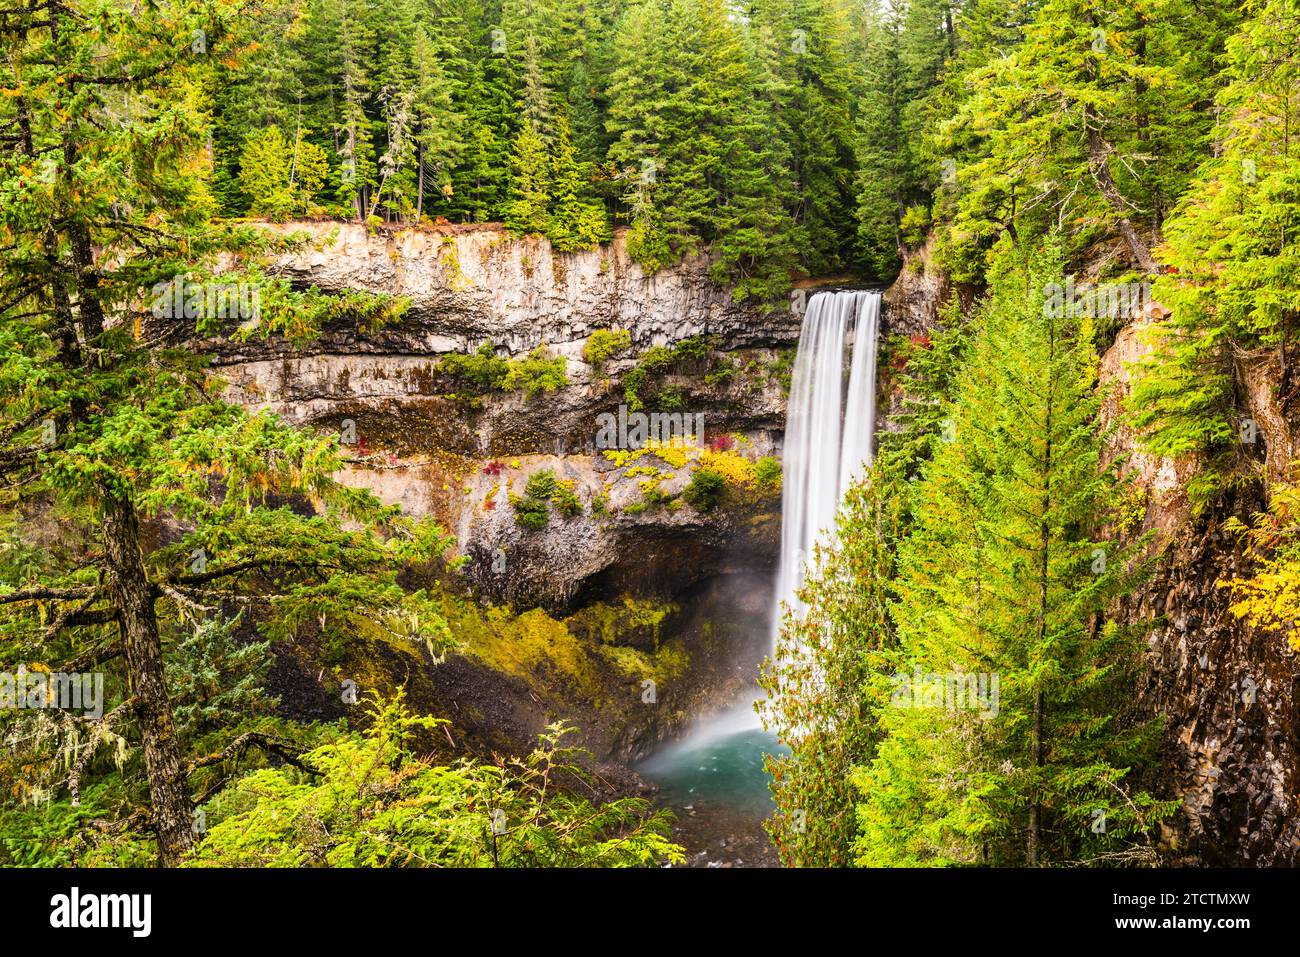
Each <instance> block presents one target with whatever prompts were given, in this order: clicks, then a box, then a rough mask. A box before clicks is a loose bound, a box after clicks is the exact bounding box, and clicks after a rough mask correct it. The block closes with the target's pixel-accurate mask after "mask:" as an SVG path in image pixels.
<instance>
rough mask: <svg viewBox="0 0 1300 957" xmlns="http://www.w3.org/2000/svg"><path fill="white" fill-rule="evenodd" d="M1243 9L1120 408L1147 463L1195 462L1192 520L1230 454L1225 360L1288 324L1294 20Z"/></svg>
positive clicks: (1299, 213) (1271, 7)
mask: <svg viewBox="0 0 1300 957" xmlns="http://www.w3.org/2000/svg"><path fill="white" fill-rule="evenodd" d="M1244 9H1245V11H1246V13H1247V15H1248V19H1247V20H1246V22H1245V23H1244V24H1243V26H1242V28H1241V30H1240V32H1238V33H1237V34H1236V35H1235V36H1233V37H1232V38H1231V40H1229V42H1228V44H1227V50H1228V52H1227V61H1228V65H1227V68H1226V70H1225V78H1226V80H1227V84H1226V86H1225V87H1224V89H1223V90H1222V92H1221V93H1220V94H1219V98H1218V105H1219V107H1220V108H1221V110H1222V115H1223V116H1224V118H1225V124H1224V129H1223V131H1222V133H1221V134H1220V135H1221V144H1220V148H1219V150H1218V151H1217V153H1216V155H1215V156H1214V157H1213V158H1211V159H1208V160H1207V161H1205V162H1204V163H1203V164H1202V166H1201V168H1200V170H1199V171H1198V173H1197V180H1196V185H1195V187H1194V188H1193V189H1191V190H1189V191H1188V193H1187V195H1186V197H1185V198H1184V200H1183V201H1182V202H1181V203H1180V204H1179V205H1178V207H1177V208H1176V209H1175V211H1174V216H1173V217H1172V218H1171V220H1170V222H1169V224H1168V226H1167V229H1166V233H1167V237H1168V241H1167V244H1166V246H1165V247H1164V248H1163V250H1162V258H1163V259H1164V261H1165V262H1166V263H1168V264H1169V266H1170V267H1172V268H1171V269H1169V271H1168V272H1167V273H1166V274H1164V275H1162V276H1161V277H1160V279H1159V281H1158V282H1157V283H1156V286H1155V289H1154V297H1155V298H1156V299H1157V300H1158V301H1159V302H1161V303H1162V304H1163V305H1165V306H1167V307H1168V308H1169V309H1170V310H1171V312H1172V315H1171V317H1170V319H1169V320H1168V321H1166V322H1164V323H1161V324H1159V325H1154V326H1152V327H1151V330H1150V332H1149V334H1148V344H1149V346H1150V351H1149V353H1148V354H1147V355H1145V356H1144V357H1143V359H1142V361H1141V363H1140V365H1139V368H1138V370H1137V372H1138V374H1137V377H1136V379H1137V381H1136V384H1135V386H1134V389H1133V392H1132V396H1131V398H1130V408H1131V409H1132V411H1133V414H1134V415H1133V420H1134V423H1135V424H1136V426H1137V427H1138V428H1139V429H1140V430H1142V431H1143V433H1144V436H1145V443H1146V447H1147V449H1148V450H1150V451H1151V452H1152V453H1155V454H1157V455H1166V456H1172V457H1177V456H1184V455H1187V454H1188V453H1201V454H1202V455H1203V456H1204V458H1205V465H1204V467H1203V469H1202V471H1201V474H1200V475H1198V476H1197V478H1196V480H1195V482H1194V483H1193V485H1192V486H1191V488H1190V495H1191V497H1192V499H1193V502H1194V503H1195V504H1196V505H1198V506H1202V507H1203V506H1204V505H1206V504H1207V503H1208V502H1209V501H1210V500H1211V499H1212V498H1213V495H1214V493H1215V492H1217V491H1218V490H1219V489H1220V488H1221V487H1222V485H1223V484H1224V482H1225V481H1226V480H1227V476H1228V474H1229V473H1230V472H1231V470H1232V469H1233V467H1234V465H1235V464H1236V460H1237V459H1238V458H1239V457H1240V456H1241V453H1242V449H1241V445H1240V442H1239V438H1238V432H1239V428H1240V422H1239V418H1240V416H1239V413H1238V412H1237V411H1236V410H1235V408H1234V403H1235V399H1234V393H1235V391H1236V370H1235V368H1234V361H1235V357H1236V356H1237V355H1240V354H1241V353H1242V352H1247V351H1250V350H1253V349H1264V348H1267V349H1278V350H1280V351H1281V352H1282V353H1283V354H1285V353H1286V351H1287V348H1288V343H1289V342H1290V341H1292V340H1293V339H1294V335H1295V329H1296V317H1297V316H1300V255H1297V251H1296V246H1295V243H1294V241H1293V240H1292V238H1291V237H1293V236H1294V235H1295V233H1296V230H1297V228H1300V158H1297V157H1296V156H1295V155H1294V154H1295V151H1294V149H1292V148H1291V147H1290V146H1289V143H1290V141H1291V139H1292V138H1293V136H1294V132H1293V131H1294V130H1295V129H1296V128H1297V127H1296V124H1297V123H1300V105H1298V104H1297V102H1296V99H1295V96H1294V88H1295V83H1296V82H1297V79H1298V78H1300V66H1297V61H1296V58H1295V56H1294V53H1295V51H1296V49H1297V44H1300V17H1297V14H1296V12H1295V10H1294V8H1293V5H1291V4H1288V3H1286V2H1265V0H1256V2H1251V3H1248V4H1247V5H1246V6H1245V8H1244ZM1286 376H1287V378H1286V379H1285V380H1284V382H1283V383H1282V388H1283V389H1284V390H1285V389H1287V388H1289V385H1288V383H1289V376H1290V373H1289V372H1288V373H1286Z"/></svg>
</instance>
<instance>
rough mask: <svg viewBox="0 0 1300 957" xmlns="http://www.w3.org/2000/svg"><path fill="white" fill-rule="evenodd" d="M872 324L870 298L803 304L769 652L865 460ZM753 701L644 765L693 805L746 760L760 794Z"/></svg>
mask: <svg viewBox="0 0 1300 957" xmlns="http://www.w3.org/2000/svg"><path fill="white" fill-rule="evenodd" d="M879 319H880V294H879V293H877V292H823V293H818V294H817V295H815V296H813V297H812V299H810V300H809V302H808V310H807V312H806V313H805V315H804V319H803V329H802V331H801V332H800V335H799V352H798V354H797V355H796V357H795V361H794V376H793V378H792V380H791V383H790V401H789V406H788V410H787V412H786V430H785V451H784V455H783V466H784V479H783V490H784V492H783V495H782V505H781V523H782V524H781V565H780V570H779V573H778V575H777V592H776V603H775V608H774V610H773V645H774V646H775V641H776V635H778V634H780V629H781V616H782V602H784V603H786V604H787V605H789V606H790V607H791V608H793V609H794V610H795V612H796V614H799V613H801V612H802V606H801V605H800V604H799V602H798V599H797V596H796V590H797V589H798V587H799V585H800V584H801V583H802V581H803V576H804V570H805V569H804V561H805V559H806V558H810V557H811V556H812V555H813V554H814V550H813V548H814V545H815V544H816V543H818V542H820V543H822V544H830V543H831V542H832V541H833V538H834V534H835V517H836V513H837V512H838V511H839V506H840V502H841V501H843V499H844V494H845V492H847V491H848V489H849V486H850V485H852V484H853V482H855V481H857V480H858V479H860V478H861V477H862V475H863V474H865V472H866V469H867V467H868V466H869V465H870V464H871V456H872V452H873V442H872V439H873V433H874V431H875V419H876V333H877V326H878V324H879ZM850 350H851V358H850V356H849V353H850ZM846 359H847V360H848V361H847V366H848V375H847V378H846V376H845V366H846ZM760 697H762V692H760V691H758V690H757V689H755V690H754V691H752V692H751V693H750V694H748V695H746V696H744V697H743V698H742V699H741V700H739V701H736V702H734V703H732V704H731V706H730V707H728V708H726V709H725V710H723V711H721V712H720V713H718V714H715V715H713V716H711V717H709V718H707V719H705V720H704V721H702V722H701V723H700V724H698V725H697V726H696V727H695V729H694V730H693V731H692V732H691V733H690V734H688V735H687V736H686V737H685V738H684V739H682V740H681V741H679V742H677V743H676V744H673V745H671V746H669V747H667V748H664V749H663V750H661V751H660V752H659V753H657V754H656V755H655V756H654V757H652V758H651V759H650V760H648V761H646V762H644V763H643V764H642V765H641V769H642V770H643V771H645V772H646V773H647V774H648V775H649V776H650V777H651V778H652V779H656V780H660V781H669V782H671V781H676V782H677V784H675V785H672V786H675V787H681V786H682V785H681V781H682V780H688V781H690V782H694V783H690V785H689V789H688V792H689V794H690V795H691V796H692V800H694V796H695V795H697V793H700V792H697V787H700V786H701V785H700V782H701V781H706V780H707V779H708V778H709V777H711V774H712V773H714V772H721V771H722V766H721V765H728V766H731V765H734V764H735V763H736V762H738V761H739V762H749V763H750V764H752V766H753V768H754V769H756V770H755V774H756V775H757V776H756V778H755V780H758V781H759V782H760V785H759V788H760V793H762V794H763V795H766V794H767V783H766V782H767V778H766V774H765V772H764V771H763V770H762V767H763V754H764V753H768V752H770V750H771V749H772V748H773V747H775V746H776V742H775V739H774V738H772V737H771V735H770V734H768V733H767V732H763V734H766V735H767V737H766V738H763V739H755V738H754V737H753V735H754V734H756V733H758V732H756V730H755V729H757V728H758V727H759V719H758V715H757V714H756V712H755V710H754V705H755V702H756V701H758V700H759V698H760ZM747 735H749V737H747ZM727 742H730V744H727ZM737 742H739V743H737ZM733 770H734V768H733ZM764 813H766V812H764Z"/></svg>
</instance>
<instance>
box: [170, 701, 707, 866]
mask: <svg viewBox="0 0 1300 957" xmlns="http://www.w3.org/2000/svg"><path fill="white" fill-rule="evenodd" d="M370 717H371V724H370V727H369V728H368V729H367V730H366V732H365V733H364V734H361V735H349V736H347V737H344V738H341V739H340V740H338V741H336V742H333V743H331V744H327V745H325V746H323V747H320V748H317V749H315V750H313V751H310V752H308V753H306V754H304V755H303V756H302V759H301V764H302V765H303V767H304V768H305V769H307V770H299V769H297V768H295V767H285V768H276V769H269V768H268V769H264V770H262V771H256V772H254V773H252V774H249V775H246V776H245V777H243V778H241V779H240V780H238V781H237V782H235V784H234V786H233V787H232V788H231V789H229V791H227V792H226V793H225V794H223V795H222V797H221V798H220V799H219V801H218V802H215V803H214V806H213V807H212V809H211V817H212V818H214V819H218V821H217V823H216V824H215V825H214V826H212V827H211V828H210V830H209V831H208V833H207V835H206V836H205V837H204V839H203V841H202V842H201V843H200V844H199V845H198V847H197V848H196V850H195V853H194V856H193V858H192V861H191V862H192V863H193V864H195V865H197V866H203V867H633V866H653V865H657V864H663V863H680V862H681V861H682V860H683V854H682V850H681V848H679V847H678V846H677V845H675V844H673V843H672V842H671V841H670V840H669V833H670V829H671V828H670V820H671V819H670V817H669V815H668V812H666V811H655V810H652V809H651V807H650V804H649V802H648V801H646V800H644V799H642V798H622V799H619V800H615V801H610V802H608V803H603V804H600V803H593V802H592V801H590V800H589V799H587V798H586V797H584V796H582V794H581V793H579V792H580V789H583V788H584V786H585V784H586V782H587V781H588V780H589V775H588V773H587V772H586V771H585V770H584V769H583V768H582V766H581V765H580V764H579V761H580V760H581V758H582V756H583V755H582V753H581V752H579V751H577V750H575V749H573V748H570V747H567V746H565V744H564V739H565V738H566V737H567V736H568V735H569V734H570V733H572V729H571V728H569V727H567V726H565V725H563V724H553V725H551V726H549V727H548V728H547V730H546V732H545V733H543V734H542V736H541V737H540V739H539V741H538V746H537V747H536V748H535V749H534V750H533V751H532V752H530V753H529V754H528V755H527V756H525V757H523V758H520V759H515V760H502V761H499V762H497V763H484V762H476V761H470V760H464V759H462V760H460V761H457V762H455V763H452V764H439V763H436V762H435V761H434V760H432V759H430V758H424V757H420V756H419V753H418V752H417V751H416V747H417V746H418V742H420V741H422V740H428V739H429V736H430V735H429V732H431V731H434V730H435V729H437V727H438V726H439V724H441V723H442V722H439V721H438V720H436V719H433V718H428V717H421V716H418V715H413V714H412V713H411V712H410V711H409V710H408V709H407V708H406V707H405V705H404V704H403V701H402V698H401V696H400V695H399V696H398V697H396V698H394V699H391V700H387V701H385V700H379V699H376V700H375V701H374V702H373V703H372V705H371V708H370Z"/></svg>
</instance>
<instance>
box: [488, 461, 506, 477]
mask: <svg viewBox="0 0 1300 957" xmlns="http://www.w3.org/2000/svg"><path fill="white" fill-rule="evenodd" d="M502 468H504V466H503V465H502V464H501V463H500V462H496V461H492V462H489V463H488V464H487V465H485V466H483V471H484V472H487V474H488V475H491V476H492V477H494V478H495V477H496V476H498V475H500V474H501V469H502Z"/></svg>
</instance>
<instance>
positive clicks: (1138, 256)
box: [1084, 110, 1159, 273]
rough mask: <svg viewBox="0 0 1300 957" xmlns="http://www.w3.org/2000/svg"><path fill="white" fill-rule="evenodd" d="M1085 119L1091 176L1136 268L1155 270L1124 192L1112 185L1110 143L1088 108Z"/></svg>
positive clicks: (1150, 271) (1149, 250) (1154, 263)
mask: <svg viewBox="0 0 1300 957" xmlns="http://www.w3.org/2000/svg"><path fill="white" fill-rule="evenodd" d="M1084 116H1085V121H1086V122H1087V123H1088V169H1089V170H1091V171H1092V175H1093V178H1094V179H1096V181H1097V186H1098V187H1099V188H1100V189H1101V195H1102V196H1104V197H1105V198H1106V202H1107V203H1109V204H1110V207H1111V209H1113V210H1114V211H1115V214H1116V217H1117V218H1116V221H1115V225H1116V227H1117V228H1118V229H1119V234H1120V235H1121V236H1123V237H1124V242H1126V243H1127V244H1128V248H1129V250H1130V251H1131V252H1132V253H1133V258H1134V260H1136V262H1137V264H1138V268H1139V269H1141V270H1142V271H1143V272H1147V273H1154V272H1158V271H1159V267H1158V266H1157V265H1156V261H1155V257H1154V256H1152V255H1151V249H1150V248H1149V247H1148V246H1147V244H1146V243H1145V242H1144V241H1143V239H1142V237H1141V236H1139V235H1138V231H1137V229H1135V228H1134V226H1133V223H1132V222H1130V221H1129V218H1128V204H1127V203H1125V202H1124V196H1123V194H1121V193H1120V191H1119V187H1118V186H1116V185H1115V180H1114V178H1113V177H1111V175H1110V166H1109V165H1108V164H1107V160H1108V159H1109V157H1110V147H1109V146H1108V145H1107V143H1106V142H1105V141H1104V140H1103V139H1102V138H1101V134H1100V133H1098V132H1097V130H1096V129H1095V128H1094V127H1093V124H1094V123H1095V122H1097V118H1096V116H1095V115H1094V114H1093V112H1092V111H1091V110H1085V111H1084Z"/></svg>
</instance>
